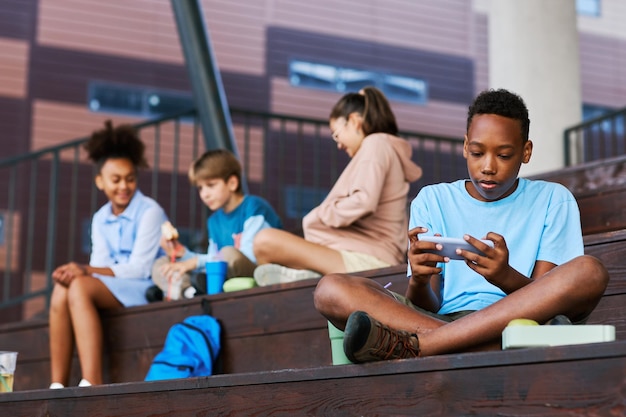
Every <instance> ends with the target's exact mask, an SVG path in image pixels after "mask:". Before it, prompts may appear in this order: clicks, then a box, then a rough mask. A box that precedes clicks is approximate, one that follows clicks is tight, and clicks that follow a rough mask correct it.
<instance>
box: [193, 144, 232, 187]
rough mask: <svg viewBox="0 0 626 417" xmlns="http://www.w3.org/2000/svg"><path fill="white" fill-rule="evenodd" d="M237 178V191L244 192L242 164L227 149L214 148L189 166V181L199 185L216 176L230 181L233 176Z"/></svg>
mask: <svg viewBox="0 0 626 417" xmlns="http://www.w3.org/2000/svg"><path fill="white" fill-rule="evenodd" d="M233 175H234V176H235V177H236V178H237V182H238V185H237V190H235V192H236V193H242V187H241V164H240V163H239V161H238V160H237V158H236V157H235V155H233V153H232V152H230V151H228V150H226V149H212V150H210V151H206V152H205V153H203V154H202V155H201V156H200V157H199V158H198V159H196V160H195V161H193V162H192V163H191V165H190V166H189V182H191V184H192V185H194V186H197V185H198V182H200V181H207V180H212V179H216V178H220V179H223V180H224V181H228V179H229V178H230V177H231V176H233Z"/></svg>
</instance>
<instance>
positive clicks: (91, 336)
mask: <svg viewBox="0 0 626 417" xmlns="http://www.w3.org/2000/svg"><path fill="white" fill-rule="evenodd" d="M119 307H122V305H121V304H120V302H119V301H118V300H117V299H116V298H115V297H114V296H113V294H111V292H110V291H109V290H108V288H107V287H106V286H105V285H104V284H103V283H102V281H100V280H99V279H97V278H93V277H91V276H81V277H77V278H75V279H74V280H73V281H72V282H71V283H70V285H69V286H67V287H66V286H63V285H61V284H58V283H57V284H55V286H54V289H53V291H52V298H51V301H50V319H49V321H50V327H49V330H50V359H51V379H52V381H53V382H59V383H61V384H63V385H65V386H67V385H68V383H69V377H70V368H71V363H72V353H73V350H74V340H76V347H77V350H78V357H79V361H80V367H81V371H82V375H83V378H85V379H86V380H88V381H89V382H91V383H92V384H102V349H103V348H102V343H103V336H102V325H101V323H100V316H99V313H98V310H99V309H110V308H119Z"/></svg>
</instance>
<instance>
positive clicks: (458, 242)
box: [419, 236, 493, 260]
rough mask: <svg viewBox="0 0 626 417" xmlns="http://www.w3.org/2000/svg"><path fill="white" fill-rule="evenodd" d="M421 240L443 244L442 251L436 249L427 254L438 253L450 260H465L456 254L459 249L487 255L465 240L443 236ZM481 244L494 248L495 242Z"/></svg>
mask: <svg viewBox="0 0 626 417" xmlns="http://www.w3.org/2000/svg"><path fill="white" fill-rule="evenodd" d="M419 240H423V241H424V242H435V243H441V246H443V249H442V250H440V251H438V250H436V249H434V250H427V251H425V252H429V253H436V254H438V255H441V256H447V257H448V258H450V259H456V260H464V259H465V258H464V257H462V256H461V255H459V254H457V253H456V250H457V249H462V250H466V251H469V252H474V253H477V254H479V255H485V254H484V253H483V252H482V251H480V250H478V249H476V248H475V247H473V246H472V245H470V244H469V243H468V242H466V241H465V240H463V239H459V238H454V237H441V236H419ZM481 242H483V243H485V244H487V245H489V246H491V247H493V242H492V241H491V240H481Z"/></svg>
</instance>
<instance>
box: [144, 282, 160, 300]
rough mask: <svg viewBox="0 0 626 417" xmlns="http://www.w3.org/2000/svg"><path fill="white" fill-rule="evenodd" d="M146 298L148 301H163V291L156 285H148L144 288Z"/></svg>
mask: <svg viewBox="0 0 626 417" xmlns="http://www.w3.org/2000/svg"><path fill="white" fill-rule="evenodd" d="M146 300H148V302H149V303H154V302H157V301H163V291H162V290H161V289H160V288H159V287H157V286H156V285H152V286H150V287H148V289H147V290H146Z"/></svg>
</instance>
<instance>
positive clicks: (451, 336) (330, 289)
mask: <svg viewBox="0 0 626 417" xmlns="http://www.w3.org/2000/svg"><path fill="white" fill-rule="evenodd" d="M608 280H609V276H608V272H607V271H606V269H605V268H604V266H603V265H602V263H601V262H600V261H599V260H597V259H596V258H594V257H591V256H580V257H578V258H575V259H573V260H572V261H570V262H568V263H565V264H563V265H560V266H558V267H556V268H554V269H552V270H551V271H550V272H548V273H546V274H545V275H543V276H541V277H539V278H538V279H536V280H535V281H534V282H532V283H530V284H528V285H526V286H525V287H523V288H521V289H519V290H517V291H515V292H514V293H512V294H509V295H508V296H506V297H504V298H503V299H501V300H500V301H498V302H496V303H494V304H492V305H490V306H489V307H486V308H484V309H482V310H480V311H476V312H475V313H472V314H470V315H468V316H465V317H463V318H460V319H459V320H456V321H454V322H451V323H446V322H443V321H441V320H438V319H436V318H434V317H430V316H428V315H426V314H423V313H421V312H419V311H416V310H414V309H412V308H410V307H408V306H406V305H404V304H401V303H400V302H398V301H396V299H395V298H394V297H393V296H392V295H391V294H390V293H389V292H388V291H387V290H385V289H384V288H382V286H380V285H379V284H378V283H376V282H374V281H371V280H369V279H366V278H361V277H355V276H350V275H344V274H332V275H327V276H325V277H323V278H322V279H321V280H320V282H319V283H318V286H317V288H316V290H315V306H316V308H317V309H318V311H319V312H320V313H321V314H322V315H324V316H325V317H326V318H327V319H328V320H330V321H331V322H332V323H333V324H334V325H335V326H336V327H338V328H340V329H343V328H345V323H346V321H347V319H348V316H349V315H350V314H351V313H352V312H354V311H357V310H361V311H365V312H366V313H368V314H369V315H371V316H372V317H373V318H375V319H376V320H378V321H380V322H382V323H384V324H386V325H388V326H390V327H391V328H394V329H398V330H407V331H410V332H415V333H417V334H418V336H419V341H420V354H421V355H422V356H429V355H437V354H443V353H451V352H460V351H468V350H483V349H489V348H497V347H499V344H500V337H501V334H502V330H503V329H504V328H505V327H506V325H507V324H508V322H509V321H511V320H512V319H515V318H521V317H523V318H528V319H533V320H536V321H537V322H539V323H544V322H546V321H548V320H550V319H551V318H552V317H554V316H556V315H558V314H564V315H566V316H568V317H569V318H570V319H571V320H573V321H576V320H581V319H583V318H585V317H587V316H588V315H589V314H590V313H591V311H593V309H594V308H595V306H596V305H597V303H598V301H599V300H600V298H601V297H602V294H603V293H604V290H605V289H606V286H607V284H608Z"/></svg>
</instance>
